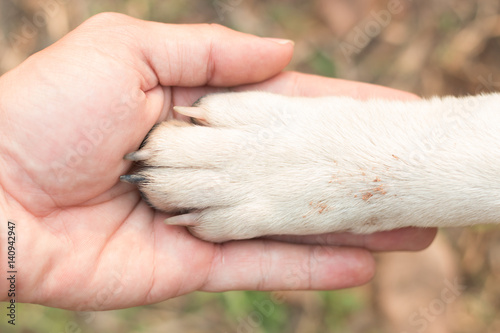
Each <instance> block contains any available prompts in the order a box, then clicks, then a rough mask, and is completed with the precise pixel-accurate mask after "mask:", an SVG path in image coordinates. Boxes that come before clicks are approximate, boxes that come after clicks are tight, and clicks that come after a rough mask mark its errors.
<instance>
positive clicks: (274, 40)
mask: <svg viewBox="0 0 500 333" xmlns="http://www.w3.org/2000/svg"><path fill="white" fill-rule="evenodd" d="M264 39H267V40H270V41H271V42H275V43H278V44H280V45H286V44H292V45H295V42H294V41H293V40H289V39H280V38H270V37H265V38H264Z"/></svg>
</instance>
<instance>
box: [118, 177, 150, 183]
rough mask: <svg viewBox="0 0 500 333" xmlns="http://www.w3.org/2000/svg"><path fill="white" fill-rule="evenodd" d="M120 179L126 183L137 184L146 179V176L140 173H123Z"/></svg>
mask: <svg viewBox="0 0 500 333" xmlns="http://www.w3.org/2000/svg"><path fill="white" fill-rule="evenodd" d="M120 180H121V181H122V182H125V183H130V184H137V183H141V182H143V181H145V180H146V178H145V177H143V176H138V175H123V176H120Z"/></svg>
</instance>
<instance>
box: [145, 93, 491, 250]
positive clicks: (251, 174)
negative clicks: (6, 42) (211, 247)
mask: <svg viewBox="0 0 500 333" xmlns="http://www.w3.org/2000/svg"><path fill="white" fill-rule="evenodd" d="M197 106H198V107H199V108H201V109H197V110H198V111H200V110H201V111H202V113H203V123H206V124H207V126H195V125H185V124H179V123H178V122H165V123H162V124H160V125H159V126H158V127H157V128H155V130H154V131H152V133H151V134H150V135H149V138H148V140H147V142H146V144H145V146H144V148H143V149H142V150H141V156H143V158H142V159H144V158H146V160H145V161H144V164H145V165H146V167H145V168H143V169H142V170H141V171H140V172H139V175H141V176H144V177H145V178H146V181H144V182H141V183H140V184H139V189H140V190H141V192H143V193H144V194H145V196H146V197H147V199H148V201H149V202H150V203H151V204H152V205H153V206H155V207H156V208H158V209H161V210H165V211H180V210H182V211H191V212H195V213H196V214H194V215H189V217H190V218H194V219H195V221H193V225H194V226H192V227H190V229H191V231H192V232H193V233H194V234H195V235H197V236H199V237H201V238H203V239H206V240H210V241H224V240H228V239H243V238H252V237H257V236H261V235H269V234H317V233H325V232H332V231H352V232H356V233H371V232H375V231H381V230H389V229H395V228H401V227H407V226H417V227H445V226H465V225H473V224H478V223H498V222H500V94H490V95H481V96H475V97H463V98H454V97H446V98H443V99H440V98H433V99H429V100H416V101H408V102H402V101H388V100H369V101H358V100H354V99H352V98H348V97H324V98H303V97H284V96H279V95H273V94H270V93H264V92H245V93H223V94H213V95H208V96H206V97H204V98H203V99H201V100H200V101H199V102H198V104H197Z"/></svg>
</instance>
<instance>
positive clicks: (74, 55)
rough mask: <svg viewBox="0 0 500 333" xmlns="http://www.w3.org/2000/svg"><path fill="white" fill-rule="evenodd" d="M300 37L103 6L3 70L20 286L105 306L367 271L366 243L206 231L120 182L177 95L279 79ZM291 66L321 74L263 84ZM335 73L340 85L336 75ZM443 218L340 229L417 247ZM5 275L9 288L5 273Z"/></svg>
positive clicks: (5, 153) (53, 301)
mask: <svg viewBox="0 0 500 333" xmlns="http://www.w3.org/2000/svg"><path fill="white" fill-rule="evenodd" d="M292 49H293V47H292V45H291V44H279V43H276V42H274V41H269V40H265V39H261V38H258V37H254V36H249V35H245V34H241V33H237V32H233V31H230V30H229V29H225V28H222V27H219V26H209V25H192V26H178V25H165V24H159V23H151V22H144V21H139V20H135V19H132V18H129V17H125V16H122V15H117V14H102V15H99V16H97V17H94V18H92V19H91V20H89V21H87V22H86V23H85V24H83V25H82V26H80V27H79V28H78V29H76V30H75V31H74V32H72V33H70V34H69V35H68V36H66V37H65V38H63V39H62V40H61V41H59V42H57V43H56V44H54V45H53V46H51V47H49V48H47V49H46V50H44V51H42V52H39V53H38V54H35V55H34V56H32V57H30V58H29V59H28V60H26V61H25V62H24V63H23V64H22V65H20V66H19V67H17V68H16V69H14V70H12V71H11V72H9V73H7V74H6V75H4V76H3V77H2V78H0V115H1V116H0V117H1V118H0V119H2V121H1V123H0V137H1V140H0V166H1V170H2V172H1V174H0V185H1V188H0V215H1V220H0V221H1V223H2V225H1V228H2V230H3V231H4V232H2V235H3V236H2V237H3V238H2V244H5V243H6V237H5V235H6V232H5V230H6V227H7V219H9V220H14V221H16V235H17V236H18V238H17V239H16V240H17V243H16V248H17V253H18V254H17V258H16V269H17V272H18V273H17V289H18V290H17V293H16V294H17V295H16V300H17V301H20V302H29V303H38V304H43V305H48V306H53V307H60V308H67V309H74V310H80V311H83V310H104V309H115V308H124V307H130V306H136V305H142V304H148V303H154V302H159V301H162V300H165V299H168V298H171V297H175V296H178V295H182V294H185V293H189V292H192V291H195V290H205V291H223V290H235V289H260V290H278V289H334V288H342V287H349V286H354V285H358V284H361V283H365V282H366V281H368V280H369V279H370V278H371V276H372V275H373V270H374V262H373V259H372V257H371V255H370V253H369V252H368V251H367V250H365V249H362V248H357V249H355V248H336V247H331V246H328V245H295V244H292V243H285V242H278V241H274V240H250V241H244V242H231V243H227V244H211V243H206V242H203V241H201V240H198V239H196V238H194V237H193V236H191V235H190V234H189V233H188V232H187V231H186V230H185V229H184V228H181V227H175V226H167V225H165V224H164V223H163V220H164V219H165V218H166V215H165V214H164V213H160V212H156V211H153V210H152V209H151V208H149V207H148V206H147V205H146V204H145V203H144V202H143V201H141V199H140V197H139V194H138V192H137V191H136V190H135V188H133V187H132V186H130V185H128V184H123V183H119V182H118V177H119V176H120V175H122V174H124V173H125V172H126V171H127V169H129V168H130V163H129V162H126V161H123V159H122V158H123V156H124V155H125V153H127V152H130V151H133V150H135V149H137V147H138V145H139V143H140V142H141V141H142V139H143V137H144V136H145V135H146V133H147V132H148V131H149V129H150V128H151V127H152V126H153V124H154V123H156V122H158V121H162V120H165V119H166V118H167V117H171V116H172V115H173V114H172V111H171V109H172V106H173V105H174V104H175V105H189V104H190V103H191V102H193V101H194V100H196V99H197V98H198V97H199V96H201V95H203V94H205V93H206V92H209V91H213V90H214V89H217V88H214V87H229V86H238V85H242V84H251V83H256V82H259V81H262V80H265V79H268V78H270V77H272V76H273V75H276V74H277V73H279V72H280V71H281V70H282V69H283V68H284V67H285V66H286V64H287V63H288V61H289V60H290V58H291V55H292V51H293V50H292ZM290 75H292V76H291V77H290ZM287 76H288V77H287ZM292 79H293V80H296V83H297V86H296V87H302V88H301V89H306V88H305V86H304V84H305V83H306V81H307V80H309V79H310V80H312V81H311V82H320V81H321V80H323V79H319V78H311V77H306V76H300V75H297V76H295V74H283V75H280V76H278V77H276V78H275V79H273V80H271V81H269V82H267V83H265V85H261V86H257V87H262V88H266V89H270V90H272V89H277V90H279V91H281V92H284V93H286V92H288V93H299V94H300V93H303V91H292V90H287V88H286V85H289V84H291V83H292V82H293V80H292ZM316 80H320V81H316ZM321 82H327V81H321ZM325 85H326V86H331V87H332V88H331V89H334V90H335V89H338V88H336V87H338V85H339V83H338V82H337V81H328V82H327V83H325ZM257 87H255V88H257ZM352 87H356V88H355V89H359V90H361V91H364V90H363V89H364V88H359V87H364V86H363V85H361V86H358V85H357V84H354V83H353V84H352ZM376 89H380V91H379V92H381V91H382V90H383V91H386V90H385V89H384V88H376ZM391 94H392V93H391ZM394 96H395V97H397V95H394ZM434 232H435V231H434V230H424V231H423V230H402V231H396V232H393V233H384V234H378V235H372V236H353V235H342V236H341V237H342V239H340V240H337V241H334V242H333V241H332V243H334V244H335V245H343V244H347V245H359V246H364V247H365V248H367V249H368V250H370V249H374V250H395V249H419V248H422V247H425V246H426V245H428V243H429V241H430V240H431V239H432V238H433V235H434ZM409 240H410V241H409ZM292 241H303V242H311V243H317V241H316V240H310V239H309V238H304V239H300V240H297V239H293V240H292ZM329 242H330V241H329ZM320 243H321V242H320ZM2 255H5V257H6V254H5V252H2ZM311 258H313V259H314V260H311ZM2 262H5V261H4V260H2ZM6 270H7V269H5V267H2V271H4V272H5V271H6ZM0 281H1V282H0V288H1V289H2V290H6V289H7V288H6V286H7V285H6V283H7V282H8V281H6V280H5V279H2V280H0ZM4 297H6V296H5V294H4Z"/></svg>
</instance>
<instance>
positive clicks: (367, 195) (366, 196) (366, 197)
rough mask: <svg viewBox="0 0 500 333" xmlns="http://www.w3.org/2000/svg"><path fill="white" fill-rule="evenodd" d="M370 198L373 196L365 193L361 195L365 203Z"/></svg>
mask: <svg viewBox="0 0 500 333" xmlns="http://www.w3.org/2000/svg"><path fill="white" fill-rule="evenodd" d="M371 197H373V194H371V193H370V192H367V193H365V194H363V197H362V198H363V200H365V201H366V200H368V199H370V198H371Z"/></svg>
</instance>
